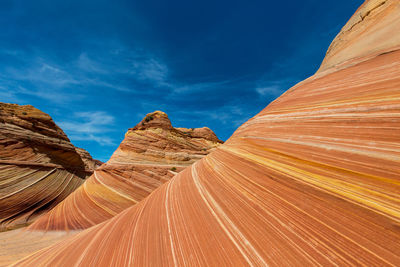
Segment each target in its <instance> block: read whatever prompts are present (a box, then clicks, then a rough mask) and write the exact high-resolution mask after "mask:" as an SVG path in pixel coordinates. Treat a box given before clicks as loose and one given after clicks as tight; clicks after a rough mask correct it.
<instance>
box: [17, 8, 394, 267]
mask: <svg viewBox="0 0 400 267" xmlns="http://www.w3.org/2000/svg"><path fill="white" fill-rule="evenodd" d="M370 2H371V3H372V2H373V1H370ZM368 3H369V2H367V3H366V4H365V5H364V6H368ZM398 5H399V2H398V1H397V0H396V1H395V0H393V1H385V3H384V5H383V6H381V7H380V9H379V11H378V10H376V12H379V14H376V13H375V15H379V16H381V15H382V16H384V17H386V19H390V20H391V21H392V22H393V23H391V24H383V26H382V27H384V28H385V31H389V32H392V34H393V35H396V34H397V33H398V29H400V20H399V19H394V18H397V17H398V12H396V10H397V9H396V8H397V7H398ZM393 7H395V8H393ZM361 10H362V9H361ZM386 19H382V20H377V21H376V23H375V24H374V27H378V26H380V23H382V21H386ZM362 23H363V22H360V23H359V25H358V27H360V26H362V25H360V24H362ZM373 34H374V33H373V32H372V33H371V32H369V35H372V36H373ZM370 38H371V39H373V38H372V37H370ZM352 43H354V45H356V44H357V41H356V40H353V41H352ZM372 44H373V43H372ZM399 44H400V43H399V42H396V43H394V45H393V46H390V47H384V48H382V49H380V50H379V51H378V50H377V49H375V48H376V47H375V46H372V47H370V50H371V51H372V52H371V53H373V54H374V55H375V56H371V55H370V54H368V53H367V55H366V57H367V58H362V57H358V55H356V56H357V59H356V58H351V56H350V55H348V57H349V58H350V59H351V60H352V63H351V64H349V65H347V66H346V67H342V68H340V69H337V68H336V67H332V68H329V69H326V70H325V71H321V72H319V73H318V74H316V75H314V76H313V77H311V78H309V79H307V80H305V81H304V82H302V83H300V84H298V85H296V86H295V87H293V88H291V89H290V90H289V91H287V92H286V93H285V94H283V95H282V96H281V97H280V98H278V99H277V100H276V101H274V102H273V103H272V104H270V105H269V106H268V107H267V108H265V109H264V110H263V111H262V112H261V113H259V114H258V115H257V116H255V117H254V118H252V119H250V120H249V121H248V122H247V123H245V124H244V125H243V126H241V127H240V128H239V129H238V130H237V131H236V132H235V133H234V135H233V136H232V137H231V138H230V139H229V140H228V141H227V142H226V143H225V144H224V145H222V146H220V147H218V148H217V149H216V150H215V151H214V152H213V153H211V154H210V155H208V156H207V157H205V158H203V159H202V160H200V161H198V162H196V163H194V164H193V165H192V166H191V167H189V168H186V169H185V170H184V171H182V172H181V173H179V174H178V175H176V176H175V177H174V178H173V179H171V180H170V181H169V182H167V183H166V184H164V185H163V186H161V187H160V188H159V189H157V190H156V191H155V192H153V193H152V194H151V195H150V196H149V197H147V198H145V199H144V200H143V201H141V202H140V203H139V204H137V205H135V206H133V207H131V208H129V209H126V210H125V211H124V212H122V213H120V214H119V215H117V216H115V217H113V218H112V219H110V220H108V221H106V222H104V223H102V224H99V225H97V226H94V227H92V228H90V229H87V230H85V231H83V232H81V233H79V234H77V235H76V236H74V237H73V238H68V239H65V240H64V241H62V242H60V243H57V244H55V245H53V246H51V247H49V248H46V249H44V250H41V251H39V252H37V253H35V254H33V255H31V256H29V257H27V258H25V259H24V260H22V261H20V262H19V263H17V264H16V266H41V265H48V266H70V265H75V264H77V265H81V266H128V265H130V266H247V265H251V266H267V265H271V266H338V265H339V266H350V265H352V266H399V265H400V254H399V251H400V242H399V241H400V203H399V201H400V195H399V194H400V164H399V163H400V145H399V144H400V50H395V49H394V47H396V46H398V45H399ZM377 52H379V53H377ZM357 61H358V63H357Z"/></svg>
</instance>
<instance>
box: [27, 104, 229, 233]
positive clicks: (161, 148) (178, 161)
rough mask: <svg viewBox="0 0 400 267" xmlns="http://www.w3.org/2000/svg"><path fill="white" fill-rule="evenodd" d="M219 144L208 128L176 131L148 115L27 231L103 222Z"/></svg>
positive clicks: (161, 119)
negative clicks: (62, 199)
mask: <svg viewBox="0 0 400 267" xmlns="http://www.w3.org/2000/svg"><path fill="white" fill-rule="evenodd" d="M221 143H222V141H220V140H219V139H218V138H217V136H216V135H215V134H214V132H213V131H211V130H210V129H208V128H206V127H204V128H198V129H186V128H174V127H172V125H171V122H170V120H169V118H168V116H167V114H165V113H164V112H161V111H155V112H153V113H150V114H147V116H146V117H145V118H144V119H143V120H142V121H141V122H140V123H139V124H138V125H137V126H135V127H134V128H132V129H129V130H128V132H127V133H126V134H125V138H124V140H123V141H122V143H121V144H120V146H119V147H118V149H117V150H116V151H115V152H114V154H113V155H112V157H111V158H110V160H109V161H108V162H107V163H105V164H103V165H102V166H101V167H100V168H98V169H97V170H96V171H95V173H94V174H93V175H92V176H91V177H90V178H89V179H88V180H87V181H86V182H85V183H84V184H83V185H82V186H81V187H80V188H79V189H78V190H76V192H74V193H73V194H71V195H70V196H69V197H68V198H67V199H65V200H64V201H63V202H62V203H60V204H59V205H58V206H57V207H56V208H54V209H53V210H51V211H50V212H49V213H47V214H46V215H44V216H43V217H41V218H40V219H39V220H38V221H36V222H35V223H34V224H32V225H31V226H30V227H29V229H31V230H71V229H84V228H88V227H91V226H93V225H96V224H98V223H101V222H103V221H105V220H107V219H109V218H111V217H113V216H115V215H117V214H118V213H120V212H121V211H123V210H124V209H126V208H128V207H130V206H132V205H134V204H136V203H138V202H139V201H141V200H142V199H144V198H145V197H146V196H147V195H149V194H150V193H151V192H153V191H154V190H155V189H156V188H158V187H159V186H160V185H162V184H163V183H165V182H166V181H168V180H170V179H171V178H172V177H173V176H174V175H175V174H177V173H178V172H180V171H182V170H183V169H184V168H186V167H187V166H189V165H191V164H193V163H194V162H196V161H197V160H199V159H201V158H202V157H204V156H205V155H207V154H208V153H210V152H211V151H213V150H214V149H215V148H216V147H218V146H219V145H220V144H221Z"/></svg>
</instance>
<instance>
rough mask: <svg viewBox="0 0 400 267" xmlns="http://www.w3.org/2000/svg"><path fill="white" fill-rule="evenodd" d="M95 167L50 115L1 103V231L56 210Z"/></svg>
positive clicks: (91, 160)
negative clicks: (52, 209)
mask: <svg viewBox="0 0 400 267" xmlns="http://www.w3.org/2000/svg"><path fill="white" fill-rule="evenodd" d="M81 155H84V156H81ZM95 167H96V163H95V161H94V160H93V159H92V158H91V156H90V154H89V153H88V152H86V151H84V150H83V149H80V148H76V147H74V146H73V145H72V144H71V142H70V141H69V139H68V137H67V136H66V135H65V133H64V132H63V131H62V130H61V129H60V128H59V127H58V126H57V125H56V124H55V123H54V121H53V120H52V119H51V117H50V116H49V115H47V114H45V113H43V112H41V111H40V110H38V109H36V108H34V107H33V106H29V105H27V106H20V105H16V104H5V103H0V231H4V230H8V229H13V228H17V227H20V226H24V225H26V224H28V223H30V222H32V221H33V220H35V219H36V218H37V217H38V216H39V215H41V214H43V213H44V212H46V211H48V210H50V209H51V208H53V207H54V206H56V205H57V204H58V203H59V202H61V201H62V200H63V199H64V198H65V197H67V196H68V195H69V194H70V193H71V192H73V191H74V190H75V189H76V188H78V187H79V186H80V185H81V184H82V183H83V181H84V180H85V179H86V178H87V177H89V176H90V175H91V174H92V173H93V170H94V168H95Z"/></svg>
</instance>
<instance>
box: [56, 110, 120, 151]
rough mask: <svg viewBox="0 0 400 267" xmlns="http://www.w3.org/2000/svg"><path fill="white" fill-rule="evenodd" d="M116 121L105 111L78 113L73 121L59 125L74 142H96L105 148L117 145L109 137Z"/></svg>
mask: <svg viewBox="0 0 400 267" xmlns="http://www.w3.org/2000/svg"><path fill="white" fill-rule="evenodd" d="M114 121H115V119H114V117H113V116H112V115H110V114H108V113H107V112H104V111H93V112H76V113H74V116H73V121H62V122H60V123H59V125H60V127H61V128H62V129H63V130H64V131H65V132H67V134H68V136H69V137H70V139H71V140H72V141H83V140H84V141H94V142H97V143H98V144H100V145H102V146H104V145H115V143H114V140H113V139H111V138H110V137H108V136H107V133H109V132H110V131H112V127H113V124H114Z"/></svg>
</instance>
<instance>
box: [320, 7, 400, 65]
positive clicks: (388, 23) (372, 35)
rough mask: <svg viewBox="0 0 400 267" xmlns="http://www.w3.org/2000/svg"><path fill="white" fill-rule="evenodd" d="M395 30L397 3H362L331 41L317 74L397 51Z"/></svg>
mask: <svg viewBox="0 0 400 267" xmlns="http://www.w3.org/2000/svg"><path fill="white" fill-rule="evenodd" d="M398 29H400V2H399V1H394V0H369V1H365V2H364V4H363V5H362V6H361V7H360V8H359V9H358V10H357V11H356V13H355V14H354V15H353V16H352V17H351V18H350V20H349V21H348V22H347V24H346V25H345V26H344V27H343V29H342V30H341V31H340V33H339V34H338V35H337V36H336V38H335V40H334V41H333V42H332V44H331V46H330V47H329V49H328V52H327V53H326V57H325V59H324V61H323V62H322V64H321V68H320V69H319V71H318V72H322V71H324V70H327V69H329V68H331V71H333V70H335V69H338V68H344V67H346V66H349V65H351V64H354V63H357V62H359V61H360V60H366V59H369V58H371V57H375V56H377V55H379V54H382V53H386V52H390V51H394V50H398V49H399V48H400V47H399V45H400V34H399V33H398ZM332 67H333V68H332Z"/></svg>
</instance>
